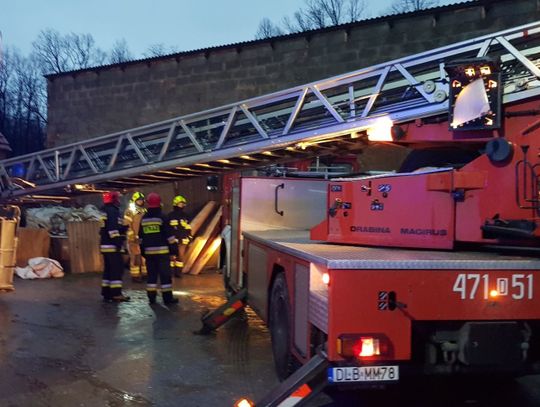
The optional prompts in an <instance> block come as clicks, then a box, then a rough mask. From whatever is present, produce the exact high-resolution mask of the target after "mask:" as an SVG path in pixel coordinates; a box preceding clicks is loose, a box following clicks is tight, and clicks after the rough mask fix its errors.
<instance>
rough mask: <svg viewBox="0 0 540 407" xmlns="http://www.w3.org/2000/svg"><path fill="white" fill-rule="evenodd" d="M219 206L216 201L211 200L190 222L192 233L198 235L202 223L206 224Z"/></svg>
mask: <svg viewBox="0 0 540 407" xmlns="http://www.w3.org/2000/svg"><path fill="white" fill-rule="evenodd" d="M216 207H217V202H216V201H210V202H208V203H207V204H206V205H204V207H203V208H202V209H201V210H200V211H199V213H198V214H197V215H195V217H194V218H193V219H192V220H191V222H189V224H190V226H191V235H192V236H197V232H198V231H199V229H200V228H201V226H202V225H204V224H205V222H206V220H207V219H208V218H209V217H210V216H211V214H212V213H213V212H214V210H215V208H216Z"/></svg>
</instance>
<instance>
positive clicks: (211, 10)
mask: <svg viewBox="0 0 540 407" xmlns="http://www.w3.org/2000/svg"><path fill="white" fill-rule="evenodd" d="M367 1H368V10H369V16H371V17H375V16H378V15H380V14H382V13H384V12H385V11H386V10H388V7H389V5H390V4H391V2H392V0H367ZM456 2H458V1H450V0H448V1H445V0H442V1H440V4H449V3H456ZM303 4H304V0H264V1H263V0H227V1H225V0H207V1H201V0H199V1H194V0H153V1H151V0H91V1H89V0H0V31H1V32H2V37H3V38H2V46H3V47H10V48H11V47H16V48H18V49H19V50H20V51H21V52H22V53H23V54H24V55H27V54H29V53H30V51H31V47H32V41H34V40H35V39H36V38H37V36H38V34H39V32H40V31H41V30H43V29H46V28H52V29H55V30H57V31H59V32H60V33H61V34H68V33H70V32H74V33H77V34H92V36H93V37H94V39H95V40H96V45H97V46H98V47H100V48H102V49H103V50H104V51H109V50H110V49H111V48H112V46H113V44H114V43H115V41H117V40H122V39H125V40H126V41H127V44H128V47H129V50H130V51H131V53H132V54H133V56H134V57H135V58H140V57H142V54H143V53H144V51H146V50H147V49H148V48H149V47H150V46H151V45H153V44H163V45H165V46H167V47H174V48H175V49H176V50H178V51H189V50H194V49H198V48H205V47H212V46H218V45H224V44H230V43H236V42H242V41H250V40H253V39H254V36H255V33H256V31H257V27H258V25H259V22H260V21H261V19H262V18H264V17H268V18H270V19H271V20H272V21H273V22H275V23H279V22H280V21H281V20H282V18H283V17H284V16H291V15H292V14H293V13H294V11H296V10H298V9H299V8H300V7H302V6H303Z"/></svg>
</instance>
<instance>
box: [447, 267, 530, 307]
mask: <svg viewBox="0 0 540 407" xmlns="http://www.w3.org/2000/svg"><path fill="white" fill-rule="evenodd" d="M452 291H454V292H456V293H459V295H460V297H461V299H462V300H474V299H476V298H483V299H485V300H487V299H488V298H490V297H492V298H494V297H499V296H501V297H502V296H510V297H511V298H512V299H514V300H523V299H527V300H532V299H533V296H534V292H533V275H532V274H512V276H510V277H497V278H495V279H493V278H492V279H491V281H490V277H489V275H488V274H475V273H462V274H458V276H457V277H456V281H455V282H454V287H453V289H452Z"/></svg>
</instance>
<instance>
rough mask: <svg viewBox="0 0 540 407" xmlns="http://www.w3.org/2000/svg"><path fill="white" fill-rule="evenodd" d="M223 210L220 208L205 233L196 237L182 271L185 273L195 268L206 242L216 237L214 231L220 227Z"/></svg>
mask: <svg viewBox="0 0 540 407" xmlns="http://www.w3.org/2000/svg"><path fill="white" fill-rule="evenodd" d="M222 210H223V208H222V207H221V206H220V207H219V209H218V211H217V212H216V213H215V215H214V216H213V217H212V220H211V221H210V223H209V224H208V226H207V227H206V228H205V229H204V232H203V233H202V234H201V235H200V236H198V237H196V238H195V240H194V241H193V242H192V243H191V245H190V248H189V249H188V252H187V253H186V258H185V259H184V268H183V270H182V272H183V273H188V272H189V271H190V268H191V267H192V266H193V264H194V263H195V260H197V258H198V257H199V255H200V254H201V252H202V250H203V248H204V246H205V245H206V242H208V240H210V239H211V238H212V236H215V234H214V231H215V230H216V228H218V227H219V222H220V220H221V212H222Z"/></svg>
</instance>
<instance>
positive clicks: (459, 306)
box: [203, 58, 540, 405]
mask: <svg viewBox="0 0 540 407" xmlns="http://www.w3.org/2000/svg"><path fill="white" fill-rule="evenodd" d="M504 65H505V64H504V61H503V62H501V61H500V60H492V59H484V58H480V59H471V60H464V61H458V62H456V63H454V64H451V63H448V64H447V65H446V66H445V70H446V72H447V74H448V77H447V83H448V84H449V87H450V90H449V95H448V98H449V114H448V116H446V117H441V116H438V117H436V118H421V117H418V118H416V119H411V120H407V121H403V122H400V123H399V125H395V124H394V123H392V122H390V123H387V121H386V120H382V122H383V123H382V126H378V124H377V123H374V124H373V126H372V127H371V128H369V129H368V130H367V135H368V136H371V134H382V137H384V140H385V142H390V143H398V144H401V145H406V146H408V148H410V149H411V153H410V154H409V156H408V157H407V158H406V159H405V160H404V161H403V162H401V163H396V164H398V165H397V166H396V169H395V171H391V172H387V173H376V174H365V175H361V176H348V177H343V176H342V177H334V178H330V179H324V180H315V179H298V178H287V177H274V178H268V177H265V178H262V177H247V178H241V179H239V180H238V183H237V185H236V186H235V187H234V188H233V198H232V202H233V204H232V217H231V226H232V244H231V250H230V253H231V256H230V264H229V272H228V273H229V274H228V275H227V278H226V283H227V284H228V285H229V289H230V290H232V291H238V292H240V294H238V295H237V296H236V297H233V299H232V300H231V302H230V303H229V304H228V305H229V306H230V305H231V304H233V305H234V304H235V305H234V307H233V308H234V309H237V308H238V304H239V301H243V302H244V303H247V304H248V305H249V306H250V307H252V308H253V309H254V310H255V311H256V312H257V314H258V315H259V316H260V317H261V318H262V319H263V320H264V321H265V322H266V323H267V324H268V326H269V329H270V334H271V339H272V350H273V355H274V360H275V366H276V371H277V374H278V376H279V378H280V379H281V380H285V379H287V378H289V379H287V381H286V382H285V384H284V385H283V386H282V388H281V390H280V391H278V392H276V393H273V394H272V395H271V396H270V398H269V399H268V398H267V400H265V401H264V402H262V403H258V404H257V405H279V403H278V401H280V400H283V399H284V398H285V397H287V395H290V394H291V392H293V391H294V389H297V388H298V386H300V385H301V384H306V383H311V384H313V383H315V384H316V386H318V387H319V388H320V387H322V386H324V385H326V384H327V383H330V384H351V383H352V384H355V385H365V384H367V385H373V384H374V383H377V384H381V383H382V384H388V383H397V382H399V381H400V379H401V378H403V377H405V376H409V375H415V374H430V375H465V374H469V373H484V374H486V373H487V374H496V373H500V374H506V375H514V376H515V375H522V374H527V373H530V372H538V371H540V340H539V338H540V294H539V293H540V274H539V273H540V272H539V270H540V260H539V259H538V254H539V253H540V252H539V243H540V241H539V240H538V237H539V236H540V229H539V227H538V226H539V225H540V224H539V222H540V200H539V198H540V196H539V178H538V172H539V170H538V169H539V165H540V161H539V159H538V157H539V153H540V120H539V119H538V117H539V116H540V110H539V109H538V106H539V101H540V99H539V98H538V96H533V97H529V98H527V97H526V98H522V99H520V100H516V101H515V102H512V101H510V100H508V101H507V103H505V104H504V109H503V108H502V107H501V89H504V88H505V87H507V86H508V83H506V82H505V80H508V79H507V78H505V76H504V75H502V74H501V72H503V71H504V69H505V67H504ZM370 133H371V134H370ZM369 139H370V140H375V139H376V138H375V137H374V138H371V137H369ZM223 311H225V313H226V312H229V313H230V308H229V310H228V311H227V308H226V307H225V308H223V309H221V311H220V312H222V313H223ZM203 322H204V321H203ZM302 365H303V366H304V367H303V368H302V369H300V371H299V372H300V373H298V372H297V373H295V374H294V375H293V376H290V375H291V374H292V373H293V372H294V371H295V370H296V369H298V367H299V366H302ZM321 376H324V379H322V380H321ZM280 397H281V398H280Z"/></svg>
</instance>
